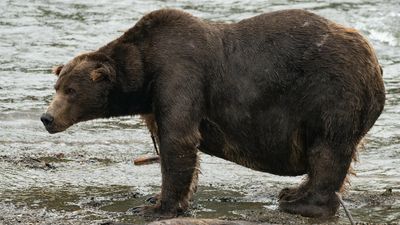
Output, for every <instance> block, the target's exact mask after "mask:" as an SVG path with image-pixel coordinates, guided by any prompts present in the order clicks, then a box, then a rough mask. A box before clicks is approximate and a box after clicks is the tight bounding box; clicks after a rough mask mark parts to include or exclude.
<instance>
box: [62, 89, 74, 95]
mask: <svg viewBox="0 0 400 225" xmlns="http://www.w3.org/2000/svg"><path fill="white" fill-rule="evenodd" d="M64 92H65V94H66V95H74V94H75V93H76V91H75V89H73V88H67V89H65V91H64Z"/></svg>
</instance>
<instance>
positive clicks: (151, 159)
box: [133, 155, 160, 166]
mask: <svg viewBox="0 0 400 225" xmlns="http://www.w3.org/2000/svg"><path fill="white" fill-rule="evenodd" d="M159 162H160V156H158V155H150V156H146V155H145V156H140V157H138V158H136V159H134V160H133V164H135V165H136V166H141V165H147V164H152V163H159Z"/></svg>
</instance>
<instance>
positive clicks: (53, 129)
mask: <svg viewBox="0 0 400 225" xmlns="http://www.w3.org/2000/svg"><path fill="white" fill-rule="evenodd" d="M68 127H69V126H68ZM68 127H59V126H54V125H53V126H45V128H46V130H47V132H49V133H50V134H55V133H60V132H63V131H65V130H66V129H67V128H68Z"/></svg>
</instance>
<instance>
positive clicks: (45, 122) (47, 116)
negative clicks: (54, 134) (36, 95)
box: [40, 113, 54, 127]
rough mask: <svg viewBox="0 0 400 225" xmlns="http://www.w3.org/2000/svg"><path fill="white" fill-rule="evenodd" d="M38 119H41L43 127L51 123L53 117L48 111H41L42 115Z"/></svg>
mask: <svg viewBox="0 0 400 225" xmlns="http://www.w3.org/2000/svg"><path fill="white" fill-rule="evenodd" d="M40 120H41V121H42V123H43V125H44V126H45V127H48V126H50V125H51V124H52V123H53V121H54V117H53V116H51V115H50V114H48V113H43V114H42V116H41V117H40Z"/></svg>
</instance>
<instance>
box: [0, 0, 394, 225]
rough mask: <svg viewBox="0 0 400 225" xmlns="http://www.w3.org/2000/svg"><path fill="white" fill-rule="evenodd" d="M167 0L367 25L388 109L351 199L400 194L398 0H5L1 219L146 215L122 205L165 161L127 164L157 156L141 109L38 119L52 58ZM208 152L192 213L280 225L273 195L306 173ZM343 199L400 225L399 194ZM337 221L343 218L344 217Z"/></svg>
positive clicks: (228, 16) (203, 10) (208, 14)
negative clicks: (297, 12)
mask: <svg viewBox="0 0 400 225" xmlns="http://www.w3.org/2000/svg"><path fill="white" fill-rule="evenodd" d="M164 7H170V8H180V9H184V10H186V11H188V12H190V13H192V14H194V15H196V16H199V17H201V18H204V19H207V20H212V21H225V22H234V21H238V20H240V19H244V18H248V17H251V16H254V15H257V14H260V13H263V12H270V11H274V10H280V9H288V8H303V9H308V10H311V11H313V12H316V13H317V14H319V15H322V16H325V17H327V18H329V19H332V20H334V21H336V22H338V23H341V24H344V25H348V26H352V27H355V28H356V29H358V30H359V31H361V32H362V33H363V34H364V35H365V36H366V37H367V38H368V39H369V40H370V41H371V42H372V44H373V46H374V47H375V49H376V51H377V54H378V56H379V60H380V63H381V64H382V66H383V70H384V79H385V85H386V89H387V105H386V107H385V111H384V113H383V114H382V116H381V117H380V118H379V120H378V121H377V123H376V125H375V126H374V127H373V129H372V130H371V131H370V133H369V134H368V136H367V138H366V144H365V150H364V151H362V152H360V154H359V159H360V160H359V163H357V164H356V165H355V170H356V172H357V174H358V176H357V177H353V178H352V185H351V188H350V190H352V191H351V192H350V193H349V195H350V196H351V195H355V196H358V195H359V196H361V197H360V198H364V197H365V195H364V194H365V193H370V192H371V193H372V192H373V193H380V192H383V191H384V190H386V189H389V188H391V189H392V190H393V192H394V193H398V192H399V191H400V123H399V121H400V105H399V102H400V97H399V93H400V72H399V71H400V1H399V0H379V1H372V0H348V1H335V0H332V1H321V0H320V1H291V0H286V1H278V0H271V1H265V0H252V1H249V0H247V1H233V0H228V1H226V0H216V1H209V0H208V1H207V0H200V1H162V0H159V1H154V0H142V1H128V0H123V1H110V0H88V1H74V0H70V1H61V0H58V1H50V0H47V1H46V0H36V1H34V0H31V1H23V0H13V1H6V0H2V1H0V65H1V66H0V224H2V223H4V224H13V223H17V222H18V221H21V223H28V222H31V223H43V224H56V223H60V224H68V223H71V224H78V223H79V221H86V222H83V224H88V223H94V224H95V223H96V222H99V221H105V220H110V219H114V220H120V221H128V222H136V223H141V222H140V221H141V219H140V218H136V217H135V216H132V215H131V214H130V213H129V211H128V212H127V210H128V209H129V208H130V207H132V206H135V205H140V204H142V203H143V200H144V199H145V197H146V196H147V195H149V194H151V193H153V192H156V191H157V190H158V189H159V185H160V168H159V165H157V164H154V165H148V166H142V167H140V166H134V165H133V163H132V159H133V158H135V157H137V156H138V155H142V154H147V153H149V154H151V153H152V152H153V149H152V143H151V139H150V137H149V134H148V132H147V130H146V129H145V128H144V126H143V124H142V123H141V121H140V120H139V119H138V118H136V117H123V118H117V119H101V120H95V121H90V122H85V123H81V124H78V125H75V126H73V127H71V128H70V129H68V130H67V131H66V132H64V133H60V134H55V135H49V134H48V133H47V132H46V131H45V130H44V128H43V127H42V124H41V123H40V120H39V116H40V114H41V113H42V112H43V111H44V110H45V108H46V106H47V104H48V103H49V101H50V99H51V98H52V95H53V94H54V91H53V88H52V87H53V85H54V82H55V80H56V77H55V76H53V75H51V74H50V68H51V67H52V66H54V65H57V64H61V63H65V62H67V61H68V60H70V59H71V58H72V57H74V56H75V55H77V54H79V53H81V52H85V51H91V50H95V49H97V48H98V47H100V46H102V45H103V44H105V43H107V42H109V41H111V40H113V39H114V38H116V37H118V36H119V35H121V34H122V32H123V31H124V30H126V29H128V28H130V27H131V26H133V25H134V23H135V22H136V21H138V19H139V18H141V17H142V16H143V15H144V14H146V13H148V12H150V11H151V10H155V9H159V8H164ZM201 157H202V175H201V176H200V185H201V189H200V192H199V193H198V195H197V199H198V201H197V202H195V205H194V208H195V210H193V212H192V214H193V216H198V217H211V218H216V217H223V218H224V217H225V218H242V219H243V218H244V217H245V216H243V215H245V214H246V213H243V212H249V210H250V211H252V210H253V211H254V210H255V211H257V210H258V211H259V212H260V213H261V214H262V213H263V212H264V211H265V213H267V212H269V213H271V212H272V216H271V218H270V219H268V217H266V218H264V219H263V220H264V221H267V222H274V221H275V222H276V221H277V220H273V218H272V217H273V213H274V212H276V214H277V215H281V213H278V212H277V202H276V201H277V200H276V194H277V191H279V189H280V188H283V187H285V186H288V185H294V184H296V182H299V181H300V180H301V177H297V178H287V177H278V176H273V175H270V174H265V173H259V172H255V171H251V170H249V169H246V168H243V167H240V166H237V165H235V164H232V163H229V162H227V161H223V160H220V159H217V158H213V157H209V156H207V155H202V156H201ZM377 196H379V195H377ZM366 198H367V197H366ZM345 199H346V198H345ZM348 202H349V204H350V207H351V208H352V211H353V214H354V217H355V219H356V220H357V221H364V222H377V223H378V222H393V223H396V222H397V223H400V200H399V198H395V199H394V200H393V199H392V200H391V201H386V202H385V201H383V202H379V201H378V202H377V204H375V205H374V204H373V203H371V202H368V201H367V202H368V203H365V202H363V201H361V200H357V199H356V200H354V201H352V200H351V199H349V200H348ZM370 203H371V204H370ZM246 210H247V211H246ZM263 210H264V211H263ZM244 219H246V218H244ZM247 219H248V218H247ZM60 221H61V222H60ZM88 221H91V222H88ZM299 221H300V220H299ZM302 221H305V223H315V221H309V220H304V219H303V220H302ZM142 222H143V221H142ZM278 222H279V221H278ZM336 222H340V223H345V222H346V219H345V218H344V216H343V214H342V213H341V215H340V219H338V220H336V221H334V222H333V223H336Z"/></svg>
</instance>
